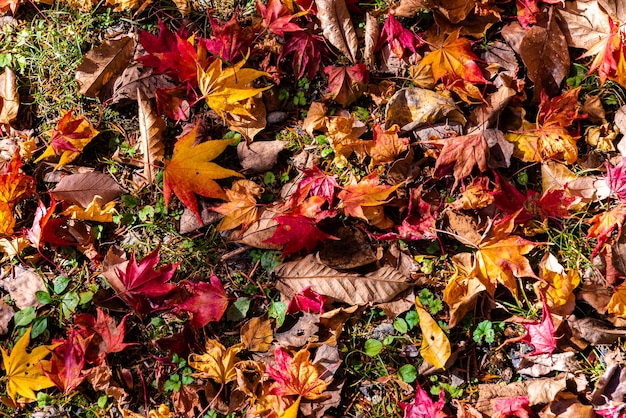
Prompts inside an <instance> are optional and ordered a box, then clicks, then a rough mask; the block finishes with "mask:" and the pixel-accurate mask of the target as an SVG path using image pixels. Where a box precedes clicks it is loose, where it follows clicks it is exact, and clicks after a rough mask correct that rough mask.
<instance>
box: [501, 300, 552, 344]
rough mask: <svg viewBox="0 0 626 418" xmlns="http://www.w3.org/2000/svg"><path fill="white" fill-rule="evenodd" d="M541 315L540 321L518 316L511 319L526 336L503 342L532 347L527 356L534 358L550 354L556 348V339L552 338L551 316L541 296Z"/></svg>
mask: <svg viewBox="0 0 626 418" xmlns="http://www.w3.org/2000/svg"><path fill="white" fill-rule="evenodd" d="M541 296H542V303H543V308H542V315H541V321H537V320H536V319H527V318H524V317H520V316H515V317H513V318H511V321H513V322H517V323H519V324H521V325H522V326H523V327H524V329H525V330H526V334H524V335H522V336H520V337H516V338H510V339H508V340H506V341H505V344H506V343H512V342H522V343H525V344H529V345H531V346H532V347H533V351H532V352H530V353H528V354H527V355H529V356H535V355H538V354H552V352H553V351H554V349H555V348H556V337H555V336H554V323H553V322H552V316H551V315H550V311H549V309H548V304H547V303H546V298H545V296H544V295H543V294H542V295H541Z"/></svg>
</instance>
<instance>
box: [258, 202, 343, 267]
mask: <svg viewBox="0 0 626 418" xmlns="http://www.w3.org/2000/svg"><path fill="white" fill-rule="evenodd" d="M274 219H275V220H276V222H278V227H277V228H276V230H275V231H274V234H273V235H272V236H271V237H270V238H268V239H266V240H265V241H266V242H268V243H270V244H276V245H281V246H283V252H282V257H283V258H285V257H288V256H289V255H291V254H294V253H297V252H299V251H300V250H306V251H307V252H311V251H313V250H314V249H315V247H317V245H318V244H319V243H320V242H322V241H324V240H327V239H329V238H333V237H332V235H329V234H327V233H325V232H324V231H322V230H321V229H319V228H318V227H317V221H316V220H315V219H312V218H309V217H307V216H304V215H302V214H300V213H297V214H293V215H291V214H288V215H282V216H277V217H276V218H274Z"/></svg>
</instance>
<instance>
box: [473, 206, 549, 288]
mask: <svg viewBox="0 0 626 418" xmlns="http://www.w3.org/2000/svg"><path fill="white" fill-rule="evenodd" d="M518 213H519V211H518V212H516V213H513V214H511V215H509V216H507V217H506V218H504V219H502V220H501V221H500V222H498V223H492V224H491V226H490V227H489V228H488V229H487V231H485V233H484V234H483V236H482V238H481V240H480V242H479V243H478V244H477V246H476V248H477V251H476V253H475V254H474V266H473V269H472V271H471V272H470V275H472V276H474V277H477V278H478V279H479V280H480V281H481V282H482V283H483V284H484V285H485V287H486V288H487V291H488V292H489V294H490V295H492V296H493V294H494V292H495V289H496V285H497V283H501V284H502V285H504V286H505V287H506V288H507V289H509V290H510V291H511V293H512V294H513V295H514V296H515V297H517V281H516V277H534V278H537V276H536V275H535V273H534V272H533V270H532V268H531V267H530V263H529V262H528V260H527V259H526V258H525V257H524V255H525V254H528V253H529V252H530V251H531V250H532V249H533V248H535V247H537V246H538V245H540V244H538V243H535V242H532V241H528V240H527V239H524V238H522V237H520V236H517V235H510V234H511V232H512V231H513V228H514V226H515V218H516V217H517V215H518Z"/></svg>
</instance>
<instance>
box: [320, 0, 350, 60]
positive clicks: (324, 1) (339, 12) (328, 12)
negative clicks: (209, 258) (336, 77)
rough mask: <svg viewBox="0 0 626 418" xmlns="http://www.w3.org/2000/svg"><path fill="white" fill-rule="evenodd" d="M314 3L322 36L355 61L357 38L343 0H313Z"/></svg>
mask: <svg viewBox="0 0 626 418" xmlns="http://www.w3.org/2000/svg"><path fill="white" fill-rule="evenodd" d="M315 5H316V6H317V11H318V12H317V13H318V15H317V17H318V18H319V19H320V24H321V26H322V30H323V33H324V37H325V38H326V39H327V40H328V42H329V43H330V44H331V45H333V46H334V47H335V48H337V49H338V50H339V51H340V52H341V53H342V54H343V55H345V56H346V57H347V58H348V59H349V60H350V61H351V62H352V63H356V62H357V54H358V49H359V46H358V40H357V36H356V32H355V30H354V26H353V25H352V20H350V13H349V12H348V7H347V6H346V2H345V0H315Z"/></svg>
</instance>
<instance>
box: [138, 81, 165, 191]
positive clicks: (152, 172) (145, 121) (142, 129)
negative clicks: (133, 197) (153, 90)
mask: <svg viewBox="0 0 626 418" xmlns="http://www.w3.org/2000/svg"><path fill="white" fill-rule="evenodd" d="M137 102H138V104H139V133H140V137H139V145H140V147H141V154H142V157H143V173H144V176H145V178H146V179H147V180H148V182H149V183H153V182H154V179H155V176H156V167H155V166H156V164H157V163H162V162H163V157H164V153H165V148H164V146H163V131H164V130H165V121H164V120H163V119H162V118H161V117H160V116H159V115H157V114H156V112H155V111H154V108H153V107H152V103H150V99H148V97H147V96H146V95H145V93H144V92H143V91H141V89H139V88H137Z"/></svg>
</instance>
